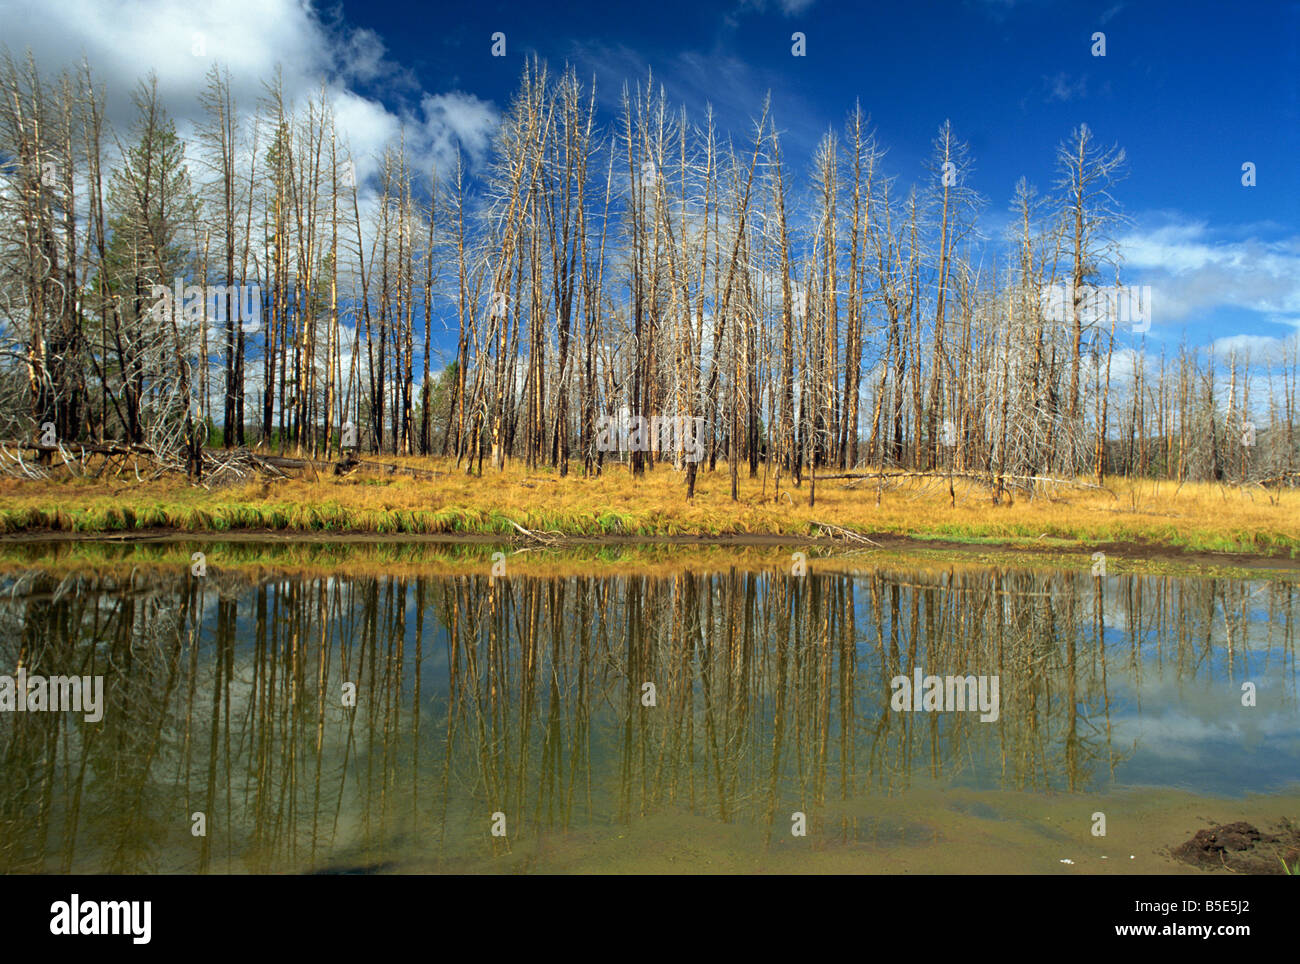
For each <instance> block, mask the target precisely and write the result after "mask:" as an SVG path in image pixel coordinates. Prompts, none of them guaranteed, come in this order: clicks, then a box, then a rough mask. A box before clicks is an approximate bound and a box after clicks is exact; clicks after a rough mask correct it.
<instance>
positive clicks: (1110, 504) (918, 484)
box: [0, 459, 1300, 557]
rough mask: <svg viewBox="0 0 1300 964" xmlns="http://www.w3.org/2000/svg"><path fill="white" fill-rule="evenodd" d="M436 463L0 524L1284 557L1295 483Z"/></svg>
mask: <svg viewBox="0 0 1300 964" xmlns="http://www.w3.org/2000/svg"><path fill="white" fill-rule="evenodd" d="M406 462H407V464H410V465H412V466H419V467H421V468H433V469H435V470H437V471H440V472H443V473H445V474H444V475H442V476H440V477H439V478H436V479H420V478H413V477H411V476H404V475H389V474H384V473H382V472H374V471H372V472H368V473H356V474H353V475H351V476H348V477H345V478H334V477H329V476H324V475H322V476H320V477H318V478H310V479H286V480H279V481H275V482H260V483H256V484H253V485H247V486H240V487H231V488H225V489H221V490H218V491H211V492H210V491H208V490H206V489H203V488H201V487H197V486H190V485H187V484H185V482H184V481H183V480H161V481H158V482H146V483H137V482H134V481H131V482H129V483H127V482H123V481H91V480H86V479H70V480H67V481H61V482H33V481H25V480H14V479H7V480H3V481H0V530H2V531H5V532H34V531H64V532H85V533H102V532H124V531H138V530H148V529H171V530H177V531H182V532H193V533H209V534H211V533H223V532H234V531H250V530H254V531H255V530H274V531H282V532H318V533H325V532H332V533H343V532H365V533H376V534H410V533H429V534H481V535H497V536H502V537H510V536H514V535H516V534H517V531H516V530H515V528H514V525H512V523H515V524H518V525H520V526H523V527H524V528H526V529H529V530H534V531H544V532H553V533H563V534H564V535H567V536H605V535H625V536H632V537H649V536H666V535H689V536H701V537H720V536H722V537H727V536H735V535H740V536H744V535H786V536H793V537H809V536H813V535H817V534H819V533H821V532H822V531H823V530H821V529H819V528H818V525H817V524H818V523H829V524H832V525H834V526H839V527H843V528H845V529H848V530H851V531H855V532H860V533H867V534H891V535H905V536H910V537H914V538H922V539H939V540H952V541H960V542H969V543H984V542H988V543H1001V544H1010V545H1035V546H1053V545H1056V546H1094V545H1099V544H1116V543H1120V544H1122V543H1139V544H1149V545H1153V546H1169V547H1177V548H1182V549H1188V550H1198V551H1226V552H1248V553H1261V554H1268V555H1283V556H1290V557H1296V555H1297V550H1300V492H1297V491H1283V492H1266V491H1264V490H1263V489H1260V488H1258V487H1256V488H1254V489H1248V488H1247V489H1243V488H1240V487H1236V486H1219V485H1213V484H1202V483H1198V484H1193V483H1188V484H1185V485H1182V486H1179V485H1177V484H1176V483H1170V482H1150V481H1140V482H1139V481H1128V480H1119V479H1117V480H1114V481H1111V482H1109V483H1108V485H1107V491H1098V490H1090V489H1077V488H1070V489H1068V490H1059V489H1058V490H1057V491H1056V492H1055V494H1054V495H1053V496H1052V497H1051V498H1048V497H1044V496H1040V497H1038V498H1035V499H1032V500H1030V499H1026V498H1023V497H1018V498H1017V499H1016V500H1015V501H1014V502H1013V503H1011V504H1006V503H1004V504H1002V505H993V504H992V500H991V499H990V497H989V494H988V492H987V490H986V489H984V488H982V487H980V486H976V485H969V484H961V483H958V485H957V498H956V505H955V506H951V505H949V499H948V492H947V484H946V482H942V481H939V480H897V481H891V483H890V484H889V485H888V486H887V487H886V488H885V489H884V491H883V492H882V494H881V496H880V504H879V505H877V504H876V502H877V489H876V483H875V482H874V481H867V482H859V483H856V484H846V483H845V482H842V481H830V480H824V481H822V482H820V483H819V484H818V486H817V505H816V507H815V508H810V507H809V506H808V485H807V482H806V481H805V483H804V486H803V487H802V488H798V489H796V488H792V487H790V486H789V485H788V484H785V485H783V486H782V490H781V494H780V497H779V499H778V498H775V497H774V492H773V485H772V480H771V479H770V478H769V479H767V480H766V482H765V480H764V478H763V474H762V472H761V471H760V473H759V476H758V477H757V478H755V479H750V478H748V477H747V476H748V473H747V472H746V471H743V470H742V472H741V479H740V498H739V500H738V501H737V502H732V500H731V498H730V480H729V477H728V474H727V473H726V471H725V470H724V468H723V466H721V465H719V471H718V472H716V473H709V472H707V471H701V473H700V475H699V480H698V483H697V486H696V497H695V499H694V501H693V502H688V501H687V500H686V497H685V489H684V485H683V476H682V474H681V473H679V472H676V471H674V470H673V469H672V468H671V467H666V466H659V467H657V468H655V469H654V470H652V471H651V472H649V473H647V474H646V476H645V477H644V478H642V479H633V478H632V477H631V475H630V473H629V472H628V471H627V469H626V468H625V467H623V466H619V465H613V466H607V467H606V471H605V474H604V475H602V476H601V477H599V478H592V479H587V478H583V477H581V475H577V474H571V475H570V476H569V477H567V478H564V479H561V478H559V477H558V476H557V475H556V474H555V473H552V472H549V471H528V470H525V469H524V468H523V467H522V466H510V467H507V469H506V470H505V471H504V472H501V473H497V472H495V471H492V470H488V469H485V471H484V475H483V477H482V478H475V477H470V476H466V475H464V474H463V473H461V472H457V471H456V470H455V467H454V465H451V464H448V463H442V462H438V461H436V460H423V459H410V460H406Z"/></svg>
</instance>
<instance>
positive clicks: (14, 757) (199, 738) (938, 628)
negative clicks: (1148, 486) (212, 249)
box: [0, 544, 1300, 873]
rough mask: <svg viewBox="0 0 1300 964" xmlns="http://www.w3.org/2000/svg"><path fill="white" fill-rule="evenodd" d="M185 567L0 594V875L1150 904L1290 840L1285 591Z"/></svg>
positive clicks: (724, 571) (822, 575) (989, 568)
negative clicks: (996, 889)
mask: <svg viewBox="0 0 1300 964" xmlns="http://www.w3.org/2000/svg"><path fill="white" fill-rule="evenodd" d="M204 550H205V556H204V557H202V558H205V559H206V560H207V562H206V565H205V566H202V567H195V566H187V565H185V564H184V563H183V561H182V564H180V565H166V564H158V563H155V562H152V561H150V560H149V559H148V558H147V557H146V556H145V555H143V554H141V555H140V556H139V557H136V556H134V555H133V550H131V549H127V550H124V551H122V552H120V553H119V554H118V555H116V556H115V557H114V558H113V560H112V561H111V564H109V563H107V562H105V563H101V564H95V565H89V564H87V565H69V564H68V562H67V561H66V560H64V561H62V562H61V563H60V564H59V565H54V564H52V563H53V562H54V561H55V560H54V556H55V555H56V552H55V550H53V549H50V550H48V552H47V551H46V550H41V551H35V550H33V551H30V552H29V553H28V554H27V556H26V557H25V558H24V559H23V560H22V561H21V562H20V563H17V564H15V563H12V562H11V564H10V565H9V566H8V567H7V568H6V569H5V570H4V574H3V575H2V576H0V672H3V673H6V674H9V677H8V678H9V679H11V680H12V681H13V682H12V683H11V685H12V686H13V687H14V688H15V689H14V690H13V692H14V693H17V694H18V695H19V697H20V698H19V699H18V700H17V701H14V700H10V701H9V702H8V703H5V702H4V700H3V693H2V692H0V710H3V711H0V751H2V752H3V758H2V761H3V762H2V763H0V871H3V872H7V873H13V872H59V871H62V872H72V873H141V872H151V873H196V872H197V873H227V872H237V873H242V872H258V873H262V872H276V873H281V872H285V873H297V872H421V873H423V872H501V871H529V870H533V871H570V870H572V871H584V872H602V871H632V872H635V871H651V872H658V871H688V872H694V871H723V872H731V871H740V872H751V871H752V872H761V871H778V872H799V871H810V872H819V871H827V870H832V871H842V870H848V871H854V870H863V871H876V872H965V871H1008V872H1026V871H1027V872H1044V873H1050V872H1057V871H1062V872H1072V871H1074V870H1078V869H1082V870H1084V871H1088V872H1097V871H1105V870H1115V871H1138V872H1146V873H1151V872H1178V871H1181V870H1186V869H1187V868H1186V867H1185V866H1184V865H1182V864H1179V863H1177V862H1175V861H1173V860H1172V859H1171V858H1170V856H1169V855H1168V852H1167V851H1168V849H1169V848H1171V847H1173V846H1175V845H1177V844H1179V843H1181V842H1182V841H1184V840H1186V839H1187V837H1188V836H1190V834H1191V833H1192V832H1194V831H1195V830H1197V829H1199V828H1200V827H1202V826H1204V825H1205V823H1206V820H1208V819H1214V820H1216V821H1217V820H1223V821H1225V822H1226V821H1228V820H1235V819H1239V818H1246V819H1251V820H1254V821H1257V822H1259V823H1260V825H1261V826H1266V825H1268V826H1271V825H1273V824H1276V823H1277V821H1278V820H1280V819H1282V818H1284V817H1287V816H1291V817H1294V816H1295V815H1296V814H1297V813H1300V806H1297V802H1298V801H1300V785H1298V784H1297V780H1298V778H1300V703H1298V701H1297V689H1296V684H1297V670H1296V634H1297V617H1298V616H1300V595H1298V594H1297V589H1296V584H1295V582H1294V581H1292V580H1290V579H1288V578H1285V577H1277V576H1264V575H1261V576H1260V577H1259V578H1235V577H1232V578H1230V577H1218V576H1214V577H1210V576H1203V575H1193V574H1178V575H1165V574H1149V573H1148V574H1142V573H1121V574H1112V575H1110V576H1101V575H1097V576H1094V575H1093V574H1091V573H1090V572H1089V571H1088V569H1087V568H1086V567H1085V568H1083V569H1081V570H1077V571H1076V570H1069V569H1064V568H1061V569H1056V568H1049V567H1044V566H1041V565H1040V566H1032V567H1031V566H1023V567H1021V566H1018V565H1006V566H1004V565H989V564H981V565H975V564H970V563H965V562H963V563H957V562H953V563H946V562H944V561H943V560H942V559H940V560H936V559H934V558H916V559H910V558H908V557H906V556H891V557H888V558H879V559H877V558H873V557H872V556H871V555H870V554H864V555H857V556H852V557H845V558H841V559H838V560H812V561H810V562H809V564H808V565H807V567H806V568H805V567H804V566H803V565H802V564H800V563H799V562H796V564H794V565H793V566H792V565H790V564H789V560H790V555H789V554H788V553H784V554H783V553H779V552H775V553H772V554H769V555H768V556H765V557H762V558H754V557H753V556H751V557H748V558H746V559H744V560H742V561H740V562H737V563H733V564H727V565H724V564H722V563H713V564H709V565H704V566H700V565H688V564H686V562H685V561H683V562H682V563H681V564H680V565H679V564H677V563H676V562H675V557H674V556H673V555H672V554H671V553H669V554H667V555H666V556H663V557H661V558H660V559H658V560H657V561H656V563H655V564H654V565H653V566H647V567H645V568H644V570H643V571H638V570H637V569H636V568H635V567H633V568H632V569H631V570H628V569H627V567H623V568H621V569H619V568H612V569H611V568H608V567H602V566H600V565H598V564H596V563H595V562H594V561H592V560H584V559H582V558H574V559H569V560H567V562H566V560H565V558H564V556H563V554H562V553H557V554H555V557H554V559H553V562H554V565H550V564H548V563H534V564H533V565H532V566H530V567H529V568H528V569H527V570H526V571H522V572H513V571H512V573H511V575H508V576H507V575H498V576H493V575H492V574H491V571H492V570H491V563H490V562H486V561H485V562H484V564H483V565H478V564H477V563H478V560H480V559H484V558H485V553H486V550H484V549H482V548H481V547H475V548H466V549H464V550H443V551H442V557H441V558H442V559H443V561H444V562H445V561H446V559H447V558H449V557H453V561H454V557H455V556H456V555H457V554H458V553H459V554H461V555H463V556H465V559H463V560H462V562H465V561H466V560H468V562H467V564H466V565H464V566H462V567H461V568H460V569H456V568H455V567H454V566H453V567H452V568H450V569H448V568H447V567H446V566H445V565H443V566H441V567H436V566H428V567H421V566H420V565H403V566H391V567H385V566H378V567H376V566H369V567H366V566H362V567H360V568H356V567H349V566H347V565H339V566H337V567H334V566H328V567H321V566H315V567H286V566H279V567H277V566H275V565H270V566H267V565H259V566H246V565H232V566H230V567H223V566H222V564H221V560H222V551H223V550H222V547H221V546H220V545H217V544H211V545H207V546H205V547H204ZM187 551H188V550H187ZM183 558H184V557H182V559H183ZM496 558H497V559H502V558H504V557H501V556H498V557H496ZM502 568H504V567H503V566H502V567H499V568H498V570H497V571H498V572H501V571H502ZM513 569H514V567H513V566H512V570H513ZM196 572H198V573H199V574H197V575H196ZM19 672H21V673H22V674H23V678H24V679H25V683H24V684H23V685H20V684H19V676H18V674H19ZM59 676H63V677H69V676H76V677H80V678H81V679H83V680H84V681H85V683H86V686H85V697H86V703H87V706H86V707H82V712H77V711H76V710H75V709H69V708H68V705H67V699H66V697H67V696H68V690H67V683H66V680H65V682H64V693H63V695H64V697H65V699H64V704H63V706H61V707H58V708H55V705H52V704H57V701H56V700H54V699H53V696H52V694H53V693H54V692H55V690H56V689H57V687H56V686H55V685H51V686H50V688H49V691H48V692H49V694H50V695H47V696H46V698H45V700H44V704H45V705H44V707H43V709H42V708H41V707H33V706H27V707H26V708H24V709H23V710H19V709H18V706H17V705H15V704H16V702H17V703H21V697H22V695H23V694H22V693H21V690H22V688H23V686H24V685H25V687H26V688H27V690H28V691H29V693H34V690H33V689H32V688H33V686H34V684H33V682H32V681H33V680H36V679H44V680H51V681H52V680H53V679H54V677H59ZM931 677H933V679H931ZM95 683H98V684H99V685H102V696H101V698H100V699H99V700H98V705H97V707H96V709H95V713H94V714H92V713H91V712H90V711H89V709H88V707H89V703H90V702H91V699H92V697H91V695H90V694H91V693H92V692H93V684H95ZM0 684H3V680H0ZM33 702H36V703H39V702H41V701H40V700H33ZM95 714H97V715H98V717H99V718H98V719H97V720H96V721H93V722H92V721H91V719H90V717H91V716H92V715H95ZM1099 817H1100V820H1099V819H1098V818H1099ZM1099 830H1100V831H1101V832H1098V831H1099ZM1103 861H1110V863H1104V862H1103Z"/></svg>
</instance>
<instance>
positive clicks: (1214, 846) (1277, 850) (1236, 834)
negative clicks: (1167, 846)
mask: <svg viewBox="0 0 1300 964" xmlns="http://www.w3.org/2000/svg"><path fill="white" fill-rule="evenodd" d="M1173 856H1174V858H1175V859H1176V860H1181V861H1183V862H1184V863H1188V864H1191V865H1192V866H1194V867H1201V868H1204V869H1206V870H1220V869H1225V868H1226V869H1228V870H1234V871H1236V872H1237V873H1239V874H1281V873H1285V872H1286V871H1285V870H1284V869H1283V867H1282V861H1284V860H1285V861H1286V865H1287V866H1288V867H1295V866H1296V865H1297V864H1300V827H1297V826H1296V825H1295V824H1293V823H1292V822H1291V821H1290V820H1285V819H1284V820H1283V821H1282V824H1281V826H1279V827H1278V829H1277V832H1276V833H1271V834H1270V833H1264V832H1263V831H1261V830H1259V829H1258V828H1256V827H1253V826H1251V825H1250V824H1248V823H1246V821H1244V820H1238V821H1237V822H1236V823H1225V824H1221V825H1220V826H1217V827H1210V828H1208V829H1206V830H1198V831H1196V833H1195V834H1194V835H1193V837H1192V839H1191V840H1189V841H1187V842H1186V843H1184V844H1182V845H1180V846H1178V847H1175V848H1174V850H1173Z"/></svg>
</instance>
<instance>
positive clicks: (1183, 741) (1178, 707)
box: [1111, 650, 1300, 794]
mask: <svg viewBox="0 0 1300 964" xmlns="http://www.w3.org/2000/svg"><path fill="white" fill-rule="evenodd" d="M1215 655H1216V659H1215V660H1214V664H1215V665H1214V668H1213V670H1212V672H1209V673H1205V672H1202V673H1201V674H1198V676H1197V678H1196V679H1195V680H1186V679H1184V680H1182V681H1181V682H1180V681H1179V680H1178V679H1177V677H1176V674H1177V667H1176V666H1175V665H1173V664H1171V663H1166V664H1165V666H1164V667H1163V668H1157V667H1156V665H1155V664H1152V663H1148V664H1146V665H1144V667H1143V670H1142V690H1141V701H1142V703H1141V710H1140V711H1139V710H1138V709H1137V708H1136V703H1135V697H1136V694H1135V692H1134V687H1133V683H1132V679H1131V677H1127V678H1124V679H1114V678H1112V686H1113V687H1114V690H1113V692H1115V693H1116V694H1122V695H1123V696H1124V707H1123V708H1122V709H1119V710H1118V711H1117V709H1116V707H1115V706H1114V705H1112V709H1111V728H1112V734H1113V740H1114V742H1115V745H1116V746H1119V747H1126V746H1131V745H1133V743H1134V742H1135V741H1136V744H1137V745H1136V749H1135V750H1134V752H1133V755H1132V756H1131V757H1130V758H1129V759H1127V760H1125V761H1124V762H1123V763H1121V764H1120V765H1119V766H1118V767H1117V768H1116V771H1115V779H1116V782H1117V783H1121V784H1137V785H1148V786H1150V785H1154V786H1171V787H1180V788H1185V789H1189V790H1199V791H1204V792H1208V793H1215V794H1238V793H1250V792H1264V791H1270V790H1279V789H1281V788H1282V787H1284V786H1286V785H1287V784H1293V783H1295V782H1297V781H1300V717H1298V716H1297V709H1296V700H1295V691H1294V685H1295V671H1294V668H1291V667H1288V668H1286V669H1285V671H1284V670H1283V667H1282V665H1281V661H1280V660H1273V661H1272V666H1271V667H1270V668H1269V669H1268V670H1267V671H1263V670H1260V671H1256V672H1253V673H1252V674H1251V675H1250V676H1249V677H1246V676H1244V675H1243V674H1242V672H1241V671H1240V669H1239V670H1238V671H1237V672H1236V673H1235V674H1234V680H1233V681H1229V680H1228V676H1227V672H1226V656H1224V654H1222V652H1221V651H1218V650H1216V653H1215ZM1247 679H1249V681H1250V682H1253V683H1254V684H1255V687H1256V693H1255V703H1256V705H1255V706H1253V707H1245V706H1242V705H1241V697H1242V693H1241V683H1242V682H1245V681H1247ZM1284 681H1286V685H1284Z"/></svg>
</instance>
